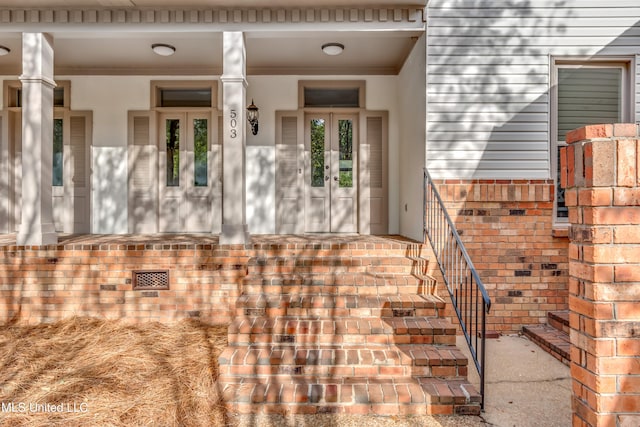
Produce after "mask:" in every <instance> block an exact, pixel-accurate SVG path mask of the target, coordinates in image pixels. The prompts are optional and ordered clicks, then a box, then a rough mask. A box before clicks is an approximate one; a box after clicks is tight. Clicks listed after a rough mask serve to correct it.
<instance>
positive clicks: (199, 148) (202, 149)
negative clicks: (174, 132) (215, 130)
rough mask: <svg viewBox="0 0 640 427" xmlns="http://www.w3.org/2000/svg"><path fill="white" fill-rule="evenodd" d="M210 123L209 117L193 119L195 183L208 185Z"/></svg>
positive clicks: (197, 185) (200, 185) (198, 185)
mask: <svg viewBox="0 0 640 427" xmlns="http://www.w3.org/2000/svg"><path fill="white" fill-rule="evenodd" d="M208 123H209V121H208V120H207V119H194V120H193V151H194V153H193V154H194V159H195V160H194V171H193V174H194V185H195V186H196V187H206V186H207V175H208V162H207V148H208V141H209V137H208Z"/></svg>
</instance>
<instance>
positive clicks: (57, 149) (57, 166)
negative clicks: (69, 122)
mask: <svg viewBox="0 0 640 427" xmlns="http://www.w3.org/2000/svg"><path fill="white" fill-rule="evenodd" d="M62 124H63V121H62V119H54V120H53V176H52V184H53V186H54V187H62V186H63V185H64V178H63V177H64V154H63V153H64V150H63V144H64V142H63V141H64V140H63V135H62V128H63V126H62Z"/></svg>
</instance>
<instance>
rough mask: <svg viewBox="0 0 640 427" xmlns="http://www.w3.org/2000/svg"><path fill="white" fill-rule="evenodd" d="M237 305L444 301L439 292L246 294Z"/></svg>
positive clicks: (424, 304) (410, 305)
mask: <svg viewBox="0 0 640 427" xmlns="http://www.w3.org/2000/svg"><path fill="white" fill-rule="evenodd" d="M236 306H237V307H238V308H282V307H289V308H389V309H398V310H400V309H415V308H437V309H444V308H445V302H444V300H443V299H442V298H440V297H438V296H437V295H410V294H407V295H361V296H358V295H332V294H322V293H320V294H318V293H291V294H275V295H273V294H267V293H257V294H243V295H241V296H240V297H239V298H238V300H237V302H236Z"/></svg>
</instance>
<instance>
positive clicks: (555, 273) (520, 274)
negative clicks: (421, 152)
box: [435, 180, 568, 333]
mask: <svg viewBox="0 0 640 427" xmlns="http://www.w3.org/2000/svg"><path fill="white" fill-rule="evenodd" d="M435 183H436V185H437V186H438V191H439V192H440V195H441V197H442V199H443V201H444V203H445V204H446V205H447V209H448V210H449V214H450V215H451V216H452V219H453V221H454V222H455V224H456V227H457V228H458V231H459V232H460V234H461V238H462V240H463V242H464V244H465V246H466V248H467V250H468V252H469V255H470V257H471V259H472V261H473V263H474V265H475V266H476V268H477V269H478V271H479V273H480V277H481V279H482V281H483V282H484V284H485V286H486V288H487V290H488V292H489V296H490V297H491V299H492V302H493V305H492V308H491V312H490V314H489V317H488V320H487V321H488V325H487V329H488V330H495V331H501V332H505V333H514V332H519V331H520V330H521V329H522V326H523V325H530V324H536V323H544V322H545V321H546V316H547V312H548V311H553V310H564V309H567V292H568V291H567V289H568V284H567V278H568V261H567V249H568V240H567V238H566V237H565V236H566V230H564V231H563V230H554V227H553V197H554V184H553V181H550V180H436V181H435Z"/></svg>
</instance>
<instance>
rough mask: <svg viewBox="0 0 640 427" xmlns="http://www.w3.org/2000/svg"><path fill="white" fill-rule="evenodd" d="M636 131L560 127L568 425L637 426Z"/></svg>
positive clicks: (639, 255) (639, 230)
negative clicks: (565, 214) (565, 216)
mask: <svg viewBox="0 0 640 427" xmlns="http://www.w3.org/2000/svg"><path fill="white" fill-rule="evenodd" d="M639 132H640V130H639V129H638V125H635V124H614V125H594V126H587V127H584V128H580V129H577V130H575V131H572V132H570V133H569V134H567V138H566V139H567V143H568V144H569V145H568V147H566V148H565V149H563V152H562V156H561V166H562V176H561V181H562V185H564V187H565V188H566V189H567V192H566V203H567V206H569V221H570V223H571V227H570V230H569V238H570V246H569V274H570V279H569V308H570V310H571V316H570V325H571V376H572V377H573V397H572V407H573V425H574V426H617V427H622V426H638V425H640V175H639V172H640V168H639V167H638V166H639V165H638V161H640V133H639Z"/></svg>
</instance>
